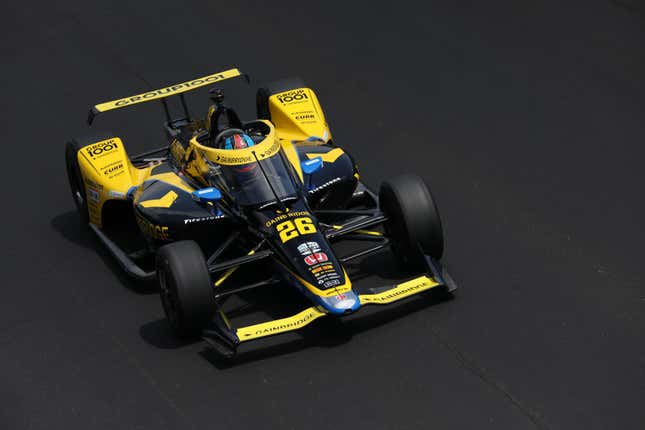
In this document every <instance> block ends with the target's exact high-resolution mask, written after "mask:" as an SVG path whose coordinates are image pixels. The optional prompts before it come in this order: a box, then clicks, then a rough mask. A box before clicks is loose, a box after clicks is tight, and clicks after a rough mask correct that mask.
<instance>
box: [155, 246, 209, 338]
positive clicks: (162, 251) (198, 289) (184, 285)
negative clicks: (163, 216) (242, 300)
mask: <svg viewBox="0 0 645 430" xmlns="http://www.w3.org/2000/svg"><path fill="white" fill-rule="evenodd" d="M156 266H157V279H158V280H159V295H160V297H161V305H162V306H163V309H164V312H165V314H166V318H167V319H168V322H169V323H170V326H171V327H172V329H173V331H174V332H175V334H176V335H177V337H180V338H183V339H190V338H196V337H198V336H199V335H200V333H201V331H202V329H204V328H206V327H207V326H208V324H209V323H210V321H211V320H212V318H213V316H214V314H215V298H214V294H213V288H212V283H211V277H210V274H209V272H208V266H207V265H206V260H205V259H204V254H203V253H202V250H201V249H200V248H199V245H197V243H196V242H194V241H192V240H183V241H178V242H173V243H170V244H168V245H164V246H162V247H161V248H159V250H158V251H157V261H156Z"/></svg>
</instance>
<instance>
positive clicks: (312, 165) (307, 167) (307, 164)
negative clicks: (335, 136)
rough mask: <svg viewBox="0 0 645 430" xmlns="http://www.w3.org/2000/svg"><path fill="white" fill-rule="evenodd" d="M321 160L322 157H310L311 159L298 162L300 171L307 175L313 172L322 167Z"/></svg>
mask: <svg viewBox="0 0 645 430" xmlns="http://www.w3.org/2000/svg"><path fill="white" fill-rule="evenodd" d="M322 166H323V160H322V157H316V158H312V159H311V160H305V161H301V162H300V167H301V168H302V171H303V172H304V173H306V174H307V175H311V174H312V173H314V172H317V171H318V170H320V169H322Z"/></svg>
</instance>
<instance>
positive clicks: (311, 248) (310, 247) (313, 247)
mask: <svg viewBox="0 0 645 430" xmlns="http://www.w3.org/2000/svg"><path fill="white" fill-rule="evenodd" d="M319 251H320V245H318V242H304V243H301V244H300V245H298V252H299V253H300V255H302V256H305V255H309V254H311V253H313V252H319Z"/></svg>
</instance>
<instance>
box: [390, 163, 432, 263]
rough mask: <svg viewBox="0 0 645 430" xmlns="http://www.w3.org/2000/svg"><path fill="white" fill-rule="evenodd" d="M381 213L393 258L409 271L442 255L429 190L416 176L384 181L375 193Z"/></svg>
mask: <svg viewBox="0 0 645 430" xmlns="http://www.w3.org/2000/svg"><path fill="white" fill-rule="evenodd" d="M379 204H380V207H381V210H382V211H383V212H384V213H385V215H386V216H387V217H388V220H387V222H386V223H385V231H386V234H387V235H388V237H389V238H390V241H391V248H392V251H393V253H394V255H395V256H396V257H398V259H399V260H400V261H401V262H402V263H403V265H404V267H406V268H407V269H410V270H423V269H425V267H426V264H425V255H426V254H427V255H430V256H431V257H433V258H434V259H436V260H439V259H440V258H441V256H442V255H443V229H442V226H441V219H440V218H439V211H438V210H437V206H436V205H435V203H434V201H433V199H432V195H431V194H430V190H429V189H428V187H427V186H426V184H425V183H424V182H423V180H422V179H421V178H420V177H418V176H416V175H410V174H408V175H403V176H400V177H397V178H394V179H392V180H389V181H386V182H384V183H383V184H382V185H381V189H380V191H379Z"/></svg>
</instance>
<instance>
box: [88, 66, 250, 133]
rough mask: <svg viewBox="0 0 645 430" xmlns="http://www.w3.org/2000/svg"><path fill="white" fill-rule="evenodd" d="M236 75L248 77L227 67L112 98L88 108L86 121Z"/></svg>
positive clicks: (90, 122)
mask: <svg viewBox="0 0 645 430" xmlns="http://www.w3.org/2000/svg"><path fill="white" fill-rule="evenodd" d="M238 76H244V77H246V79H247V81H248V77H247V76H246V75H245V74H243V73H242V72H240V70H239V69H229V70H225V71H223V72H217V73H214V74H212V75H208V76H203V77H201V78H197V79H192V80H190V81H186V82H182V83H180V84H175V85H170V86H168V87H165V88H159V89H157V90H151V91H147V92H145V93H141V94H137V95H134V96H130V97H125V98H122V99H119V100H113V101H110V102H104V103H100V104H97V105H96V106H93V107H92V109H90V112H89V115H88V117H87V123H88V124H90V125H92V121H94V118H95V117H96V116H97V115H98V114H100V113H103V112H107V111H110V110H114V109H121V108H124V107H129V106H132V105H135V104H139V103H145V102H150V101H152V100H159V99H162V101H163V99H165V98H166V97H171V96H175V95H179V94H182V93H185V92H187V91H192V90H195V89H197V88H201V87H205V86H207V85H212V84H216V83H218V82H221V81H224V80H226V79H230V78H236V77H238Z"/></svg>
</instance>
